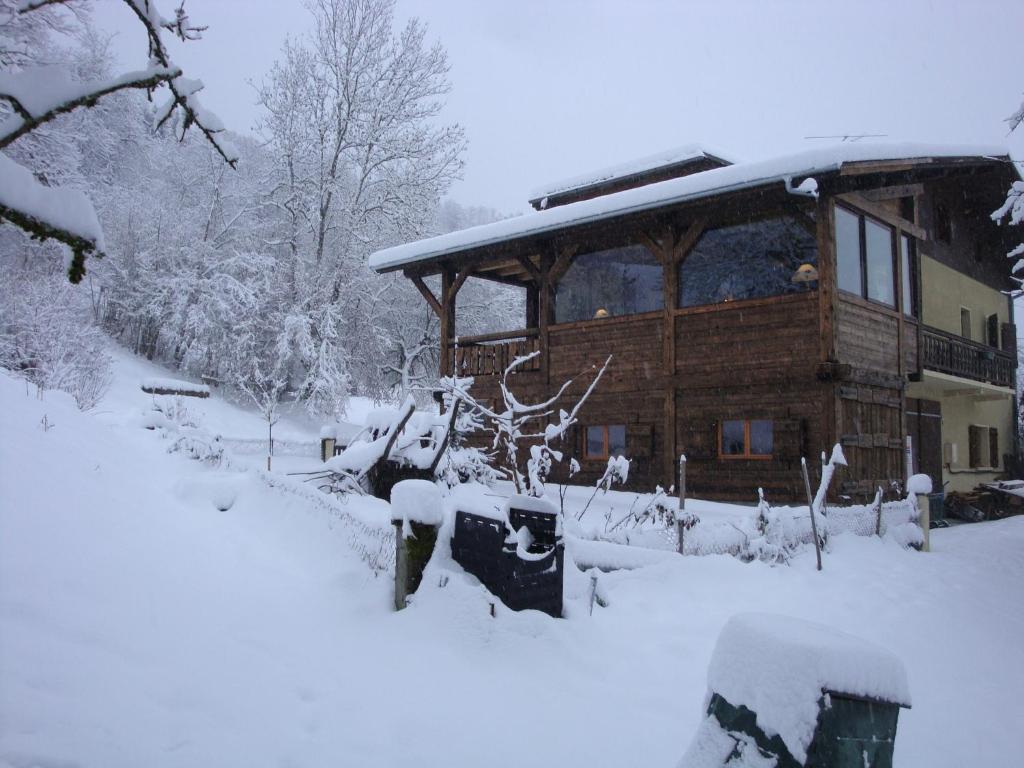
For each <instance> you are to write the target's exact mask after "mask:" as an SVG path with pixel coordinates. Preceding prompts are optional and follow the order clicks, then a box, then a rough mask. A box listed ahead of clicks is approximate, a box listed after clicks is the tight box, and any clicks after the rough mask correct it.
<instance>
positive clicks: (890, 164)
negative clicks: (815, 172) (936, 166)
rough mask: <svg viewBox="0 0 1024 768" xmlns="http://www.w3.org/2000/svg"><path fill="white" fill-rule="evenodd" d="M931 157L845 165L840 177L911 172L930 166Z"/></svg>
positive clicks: (869, 161) (841, 169)
mask: <svg viewBox="0 0 1024 768" xmlns="http://www.w3.org/2000/svg"><path fill="white" fill-rule="evenodd" d="M932 162H933V160H932V158H930V157H918V158H913V159H910V160H868V161H862V162H856V163H843V166H842V168H840V169H839V175H840V176H863V175H864V174H868V173H897V172H899V171H909V170H911V169H913V168H916V167H917V166H920V165H928V164H930V163H932Z"/></svg>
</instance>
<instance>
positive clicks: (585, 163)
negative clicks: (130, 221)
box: [96, 0, 1024, 213]
mask: <svg viewBox="0 0 1024 768" xmlns="http://www.w3.org/2000/svg"><path fill="white" fill-rule="evenodd" d="M176 1H177V0H174V2H172V0H164V2H163V5H164V6H166V8H165V9H164V12H165V13H170V8H171V7H173V5H174V4H175V2H176ZM99 5H100V8H99V9H98V13H97V15H96V21H97V23H98V25H99V26H101V27H102V28H104V29H108V30H121V34H120V35H119V38H118V42H117V50H118V53H119V55H120V56H121V57H122V59H123V61H124V63H125V64H126V65H129V66H133V67H134V66H138V65H141V64H142V63H144V59H145V49H144V44H143V42H142V40H141V39H140V37H139V35H138V31H137V29H136V26H137V22H133V20H132V19H131V18H130V16H129V15H128V14H127V12H126V11H125V10H124V9H123V8H121V7H119V6H120V5H121V3H120V2H116V1H115V0H103V2H101V3H100V4H99ZM186 8H187V10H188V11H189V12H190V15H191V16H192V17H193V19H194V20H195V21H196V22H199V23H203V24H208V25H209V26H210V29H209V31H208V32H207V33H206V35H205V37H204V39H203V40H202V41H200V42H195V43H189V44H188V45H186V46H183V47H182V49H181V50H180V51H179V52H178V53H177V60H178V62H179V63H180V64H181V65H182V66H183V67H184V68H185V69H186V71H187V72H188V74H189V75H190V76H192V77H199V78H201V79H202V80H203V81H204V82H205V83H206V86H207V87H206V91H205V92H204V102H205V103H206V104H207V106H209V107H211V108H213V109H214V110H215V111H216V112H217V113H218V114H219V115H220V116H221V118H222V119H223V120H224V122H225V123H227V125H228V127H229V128H231V129H232V130H234V131H236V132H239V133H245V132H252V130H253V126H254V123H255V122H256V119H257V117H258V108H257V107H256V106H255V104H254V102H255V98H254V92H253V89H252V87H251V86H250V85H249V82H250V81H259V80H261V79H262V78H263V76H264V75H265V73H266V72H267V70H268V69H269V67H270V65H271V64H272V62H273V61H274V59H275V58H276V57H277V56H278V52H279V50H280V46H281V43H282V41H283V40H284V38H285V36H286V35H288V34H292V35H299V34H302V33H303V32H304V30H305V29H306V27H307V24H308V17H307V14H306V12H305V10H304V8H303V5H302V2H301V0H188V1H187V4H186ZM397 13H398V18H399V20H400V22H402V21H404V20H405V19H407V18H409V17H411V16H419V17H420V18H422V19H423V20H424V21H426V22H427V23H428V25H429V28H430V36H431V38H433V39H436V40H439V41H440V42H441V43H442V44H443V45H444V46H445V47H446V48H447V50H448V55H449V60H450V63H451V67H452V69H451V81H452V85H453V88H452V93H451V95H450V97H449V100H448V105H447V108H446V117H447V119H448V120H449V121H454V122H458V123H460V124H462V126H463V127H464V128H465V130H466V134H467V138H468V139H469V150H468V152H467V154H466V158H465V159H466V170H465V178H464V180H463V181H461V182H459V183H457V184H456V186H455V187H453V189H452V190H451V197H452V198H453V199H455V200H457V201H459V202H461V203H464V204H471V205H485V206H490V207H493V208H497V209H499V210H501V211H504V212H508V213H512V212H518V211H523V210H526V209H527V204H526V198H527V194H528V192H529V191H530V190H532V189H533V188H534V187H537V186H540V185H543V184H544V183H545V182H549V181H555V180H558V179H560V178H562V177H566V176H574V175H577V174H580V173H584V172H586V171H588V170H591V169H594V168H599V167H601V166H605V165H611V164H614V163H618V162H621V161H624V160H629V159H631V158H634V157H640V156H643V155H647V154H652V153H654V152H658V151H660V150H663V149H667V148H670V147H674V146H677V145H680V144H686V143H690V142H704V143H707V144H708V145H709V146H711V147H713V148H717V149H720V150H721V151H722V152H726V153H730V154H732V155H735V156H739V157H740V158H743V159H758V158H763V157H767V156H770V155H773V154H778V153H782V152H787V151H792V150H799V149H801V148H808V147H811V146H818V145H820V144H821V143H822V142H816V141H811V140H806V139H805V138H804V137H805V136H813V135H830V134H854V133H872V134H874V133H879V134H888V137H889V138H887V139H879V141H893V140H918V141H928V142H947V141H950V142H952V141H955V142H972V143H973V142H984V143H990V142H997V143H998V142H1004V143H1005V142H1007V141H1008V138H1007V135H1006V125H1005V123H1003V122H1002V121H1003V119H1004V118H1005V117H1006V116H1007V115H1009V114H1010V113H1011V112H1012V111H1013V110H1014V109H1015V108H1016V106H1017V105H1018V104H1019V103H1020V102H1021V100H1022V98H1024V70H1022V69H1021V67H1020V65H1019V62H1020V59H1021V56H1022V54H1024V40H1022V33H1024V2H1020V0H958V1H956V2H954V1H952V0H886V1H885V2H873V1H872V2H863V1H862V2H849V0H841V1H840V2H832V0H817V1H816V2H781V1H780V2H768V1H767V0H766V1H765V2H755V1H754V0H749V1H742V0H741V1H733V2H730V1H729V0H719V1H718V2H654V1H651V2H640V1H639V0H636V1H634V2H625V1H620V2H599V1H594V2H583V0H540V1H535V0H515V1H506V2H490V0H475V1H470V0H443V1H441V0H435V1H434V2H426V1H425V0H398V5H397ZM1012 144H1013V145H1014V146H1015V147H1017V148H1024V136H1014V137H1013V138H1012ZM1019 154H1021V155H1024V152H1019Z"/></svg>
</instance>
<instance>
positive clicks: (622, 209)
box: [369, 142, 1008, 272]
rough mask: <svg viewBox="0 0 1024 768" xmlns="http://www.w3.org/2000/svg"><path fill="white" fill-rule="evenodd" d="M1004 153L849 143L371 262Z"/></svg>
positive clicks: (996, 148) (586, 204) (389, 264)
mask: <svg viewBox="0 0 1024 768" xmlns="http://www.w3.org/2000/svg"><path fill="white" fill-rule="evenodd" d="M1007 156H1008V150H1007V148H1006V147H1005V146H1001V145H945V144H870V143H861V142H857V143H843V144H837V145H835V146H830V147H821V148H818V149H813V150H808V151H806V152H800V153H797V154H793V155H786V156H784V157H777V158H772V159H770V160H760V161H756V162H747V163H736V164H735V165H729V166H726V167H724V168H714V169H712V170H710V171H704V172H703V173H695V174H691V175H690V176H682V177H680V178H677V179H669V180H667V181H660V182H657V183H654V184H648V185H646V186H643V187H637V188H635V189H627V190H623V191H622V192H616V193H614V194H610V195H603V196H601V197H595V198H593V199H591V200H582V201H580V202H578V203H570V204H568V205H560V206H558V207H555V208H549V209H547V210H543V211H537V212H534V213H527V214H525V215H523V216H517V217H514V218H511V219H503V220H501V221H496V222H494V223H492V224H484V225H482V226H478V227H471V228H469V229H464V230H460V231H458V232H450V233H448V234H445V235H440V236H438V237H432V238H429V239H426V240H419V241H416V242H412V243H406V244H405V245H397V246H394V247H391V248H385V249H383V250H380V251H377V252H376V253H374V254H372V255H371V256H370V259H369V265H370V267H371V268H373V269H375V270H377V271H378V272H387V271H390V270H393V269H398V268H400V267H403V266H406V265H409V264H415V263H417V262H420V261H426V260H428V259H433V258H438V257H441V256H446V255H449V254H453V253H458V252H461V251H466V250H470V249H472V248H481V247H485V246H488V245H494V244H496V243H501V242H506V241H509V240H515V239H517V238H521V237H529V236H534V235H539V234H543V233H549V232H554V231H557V230H560V229H564V228H566V227H570V226H577V225H580V224H586V223H589V222H594V221H600V220H603V219H608V218H612V217H615V216H622V215H626V214H631V213H639V212H641V211H647V210H651V209H654V208H660V207H664V206H668V205H674V204H677V203H681V202H685V201H689V200H696V199H699V198H702V197H711V196H713V195H720V194H725V193H728V192H735V191H739V190H743V189H749V188H751V187H757V186H762V185H766V184H770V183H774V182H786V181H787V180H788V181H789V182H793V181H798V180H801V179H803V178H805V177H808V176H812V175H814V174H821V173H829V172H835V171H839V170H840V169H841V168H842V166H843V165H844V164H846V163H858V162H875V161H883V160H918V159H920V160H927V159H929V158H946V159H949V158H1005V157H1007Z"/></svg>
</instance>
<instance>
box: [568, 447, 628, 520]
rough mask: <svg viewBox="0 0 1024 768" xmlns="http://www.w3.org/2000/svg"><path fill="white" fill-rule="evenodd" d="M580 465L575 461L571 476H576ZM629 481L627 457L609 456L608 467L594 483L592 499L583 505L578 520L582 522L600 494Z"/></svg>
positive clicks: (577, 516) (577, 514) (578, 513)
mask: <svg viewBox="0 0 1024 768" xmlns="http://www.w3.org/2000/svg"><path fill="white" fill-rule="evenodd" d="M578 468H579V464H578V463H576V460H575V459H573V461H572V467H571V468H570V471H569V476H570V477H571V476H572V475H574V474H576V472H577V471H578ZM627 479H629V459H627V458H626V457H625V456H609V457H608V466H606V467H605V469H604V473H603V474H602V475H601V477H599V478H598V479H597V482H596V483H594V492H593V493H592V494H590V498H589V499H587V503H586V504H584V505H583V507H582V508H581V509H580V511H579V512H577V513H576V519H577V520H582V519H583V516H584V515H585V514H587V510H588V509H590V504H591V503H592V502H593V501H594V499H595V497H596V496H597V494H598V492H599V491H600V492H601V493H602V494H607V493H608V491H609V489H611V487H612V485H613V484H615V483H625V482H626V480H627ZM559 495H560V496H564V491H560V492H559Z"/></svg>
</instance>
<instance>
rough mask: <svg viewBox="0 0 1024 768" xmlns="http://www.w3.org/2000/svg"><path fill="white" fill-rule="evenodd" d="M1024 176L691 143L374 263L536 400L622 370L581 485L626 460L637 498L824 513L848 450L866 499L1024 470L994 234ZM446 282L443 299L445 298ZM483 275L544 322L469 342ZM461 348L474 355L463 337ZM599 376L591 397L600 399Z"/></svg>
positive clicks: (931, 152)
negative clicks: (821, 485) (473, 287)
mask: <svg viewBox="0 0 1024 768" xmlns="http://www.w3.org/2000/svg"><path fill="white" fill-rule="evenodd" d="M1015 178H1017V177H1016V173H1015V171H1014V166H1013V165H1012V164H1011V163H1010V162H1008V158H1007V153H1006V151H1005V149H1003V148H1000V147H975V146H968V147H957V146H952V147H950V146H921V145H879V144H867V143H851V144H842V145H839V146H837V147H831V148H827V149H820V150H815V151H810V152H804V153H801V154H797V155H792V156H788V157H782V158H777V159H773V160H770V161H764V162H756V163H730V162H729V160H727V159H725V158H723V157H722V156H720V155H718V154H715V153H708V152H704V151H702V150H700V149H699V148H692V147H691V148H684V150H683V151H680V152H676V153H668V154H667V155H665V156H662V158H661V161H660V162H659V161H658V158H655V161H654V162H652V161H651V159H650V158H648V159H647V160H646V161H642V162H640V163H637V164H634V165H627V166H620V167H618V168H615V169H610V170H609V171H607V172H599V173H596V174H592V175H591V176H589V177H583V178H581V179H579V180H574V181H572V182H571V183H568V184H564V183H563V184H560V185H552V186H551V187H550V188H548V189H542V190H538V192H537V193H535V194H534V195H532V197H531V202H532V203H533V204H534V207H535V208H537V209H538V211H537V212H536V213H531V214H528V215H524V216H521V217H518V218H514V219H508V220H504V221H500V222H496V223H494V224H489V225H485V226H481V227H475V228H473V229H469V230H464V231H461V232H454V233H451V234H448V235H443V236H440V237H435V238H431V239H429V240H423V241H420V242H415V243H410V244H406V245H401V246H397V247H394V248H390V249H387V250H383V251H379V252H378V253H376V254H374V255H373V256H372V257H371V260H370V264H371V266H372V267H373V268H374V269H376V270H377V271H379V272H388V271H393V270H399V269H401V270H403V271H404V273H405V275H406V276H407V277H408V278H409V279H410V280H412V281H413V282H414V283H415V284H416V286H417V287H418V288H419V290H420V292H421V293H422V294H423V296H424V298H425V299H426V301H427V302H428V303H429V304H430V306H431V307H432V308H433V310H434V311H435V312H436V313H437V314H438V316H439V317H440V324H441V345H442V350H443V354H442V355H441V371H440V372H441V374H442V375H450V374H458V375H462V376H473V377H475V383H474V385H473V392H474V393H475V394H476V395H477V396H478V397H484V398H495V397H497V394H498V390H497V386H496V376H497V375H498V374H499V373H500V372H501V371H502V370H503V369H504V367H505V366H506V365H508V363H509V362H510V361H511V360H512V359H513V358H514V357H515V356H516V355H521V354H523V353H527V352H530V351H539V352H540V354H539V355H538V356H537V357H536V358H535V359H534V360H532V361H531V363H530V364H529V365H528V366H527V368H528V369H527V370H523V371H521V372H519V373H517V374H515V387H516V391H517V392H518V393H521V396H522V398H524V399H528V398H540V397H543V396H544V395H546V394H549V393H551V392H552V390H553V388H554V387H557V386H558V385H560V384H561V383H562V382H564V381H565V380H566V379H569V378H570V377H573V376H576V375H577V374H579V373H580V372H581V370H583V369H585V368H587V367H589V366H592V365H595V364H599V363H601V362H602V361H603V360H604V359H605V357H606V356H607V355H609V354H611V355H613V361H612V364H611V366H610V367H609V370H608V372H607V374H606V377H605V379H604V380H603V381H602V383H601V384H600V386H599V387H598V389H597V390H596V392H595V393H594V394H593V395H592V397H591V399H590V400H589V401H588V403H587V405H586V406H585V408H584V410H583V411H582V412H581V423H580V426H579V428H577V430H576V434H575V437H574V438H573V439H572V440H571V443H572V444H571V445H569V446H567V448H568V452H569V453H570V454H571V455H573V456H574V457H575V458H577V460H578V461H579V462H580V465H581V466H582V470H583V471H582V473H581V475H578V476H577V478H576V479H575V482H581V483H586V482H591V481H593V480H594V479H596V478H597V477H598V476H599V475H600V474H601V472H602V471H603V469H604V467H605V464H606V462H607V458H608V456H609V455H610V454H616V453H619V454H624V455H626V456H627V457H629V458H630V459H631V460H632V468H631V471H630V485H631V486H632V487H635V488H637V489H647V490H650V489H653V488H654V486H655V485H656V484H661V485H663V486H666V487H667V486H668V485H669V484H671V483H673V482H674V479H675V475H676V462H677V457H678V456H679V454H681V453H685V454H686V456H687V459H688V486H689V490H690V492H691V493H693V494H695V495H699V496H702V497H706V498H722V499H742V500H753V499H754V498H755V496H756V493H757V488H758V487H762V488H764V490H765V493H766V494H767V496H768V498H769V499H772V500H775V501H783V500H791V499H801V498H803V494H804V490H803V486H802V483H801V479H800V472H799V467H800V458H801V457H802V456H803V457H807V458H808V461H809V462H810V464H811V466H812V469H814V468H816V465H817V462H818V457H819V455H820V453H821V452H822V451H823V450H826V449H828V448H829V447H830V446H831V445H832V444H833V443H835V442H839V443H841V444H842V446H843V450H844V452H845V454H846V457H847V459H848V460H849V464H850V466H849V468H848V469H845V470H842V471H841V473H840V474H839V476H838V484H837V485H836V486H835V487H836V490H837V492H838V493H839V494H841V495H844V496H848V497H852V498H866V497H869V496H871V495H873V493H874V489H875V488H877V487H879V486H881V487H883V488H889V487H890V486H891V484H892V483H894V482H904V481H905V480H906V474H907V458H906V457H907V453H908V451H907V445H908V438H909V445H910V450H909V453H910V454H912V461H913V464H914V471H921V472H925V473H927V474H930V475H931V476H932V478H933V481H934V482H935V486H936V488H937V489H938V488H941V487H942V485H943V484H944V483H945V484H947V490H965V489H970V488H973V487H974V486H975V485H976V484H977V483H979V482H982V481H987V480H990V479H993V478H995V477H996V476H997V475H999V474H1000V473H1002V472H1004V470H1005V467H1006V463H1007V461H1008V460H1012V457H1013V456H1014V455H1015V445H1016V441H1015V428H1014V425H1015V423H1016V415H1015V396H1014V392H1015V382H1016V369H1017V356H1016V335H1015V331H1014V324H1013V302H1012V300H1011V298H1010V296H1009V292H1010V290H1011V289H1012V288H1013V287H1014V286H1013V285H1012V283H1011V280H1010V265H1011V263H1010V262H1009V261H1008V260H1007V258H1006V253H1007V251H1008V250H1009V249H1010V248H1011V247H1012V245H1013V244H1014V237H1016V238H1017V239H1019V238H1020V233H1019V232H1015V231H1012V230H1011V231H1009V232H1007V231H1006V230H1004V229H1003V228H1000V227H999V226H997V225H996V224H995V223H993V221H992V220H991V218H990V214H991V212H992V211H994V210H995V209H996V208H998V207H999V206H1000V205H1001V203H1002V201H1003V200H1004V198H1005V195H1006V192H1007V189H1008V188H1009V185H1010V184H1011V182H1012V181H1013V180H1014V179H1015ZM431 277H435V278H436V277H439V280H438V281H437V282H434V281H431V282H433V284H434V285H435V287H434V288H431V287H430V285H429V284H428V282H427V281H426V280H427V279H428V278H431ZM467 280H492V281H497V282H499V283H504V284H508V285H511V286H516V287H517V288H518V289H520V290H521V291H522V292H523V294H524V296H525V300H524V305H525V317H524V318H523V322H522V326H521V327H520V328H516V329H511V330H510V331H509V332H506V333H495V334H488V335H484V336H475V337H469V336H463V335H459V334H458V330H459V329H458V328H457V327H456V323H455V318H456V301H457V297H458V295H459V292H460V289H461V288H462V287H463V286H464V284H465V283H466V281H467ZM456 340H457V344H456ZM586 378H587V377H581V380H580V381H579V382H578V384H579V389H580V390H582V388H583V387H584V386H585V385H586V381H584V380H582V379H586Z"/></svg>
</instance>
